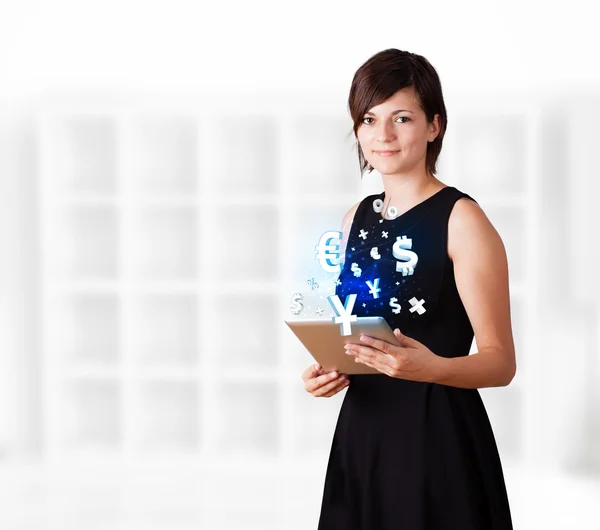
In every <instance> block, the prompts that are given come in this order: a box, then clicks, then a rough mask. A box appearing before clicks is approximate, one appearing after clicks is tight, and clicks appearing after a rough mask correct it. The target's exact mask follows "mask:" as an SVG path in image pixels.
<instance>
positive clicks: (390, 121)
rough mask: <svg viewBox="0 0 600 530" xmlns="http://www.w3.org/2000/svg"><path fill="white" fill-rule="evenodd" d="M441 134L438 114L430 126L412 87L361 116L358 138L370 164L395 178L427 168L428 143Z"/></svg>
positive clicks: (383, 173) (397, 93) (400, 91)
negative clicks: (401, 174) (398, 175)
mask: <svg viewBox="0 0 600 530" xmlns="http://www.w3.org/2000/svg"><path fill="white" fill-rule="evenodd" d="M398 111H400V112H398ZM438 132H439V114H436V115H435V117H434V121H433V123H432V124H429V123H427V118H426V116H425V113H424V112H423V109H421V107H420V106H419V102H418V96H417V94H416V92H415V91H414V88H413V87H410V88H404V89H402V90H399V91H398V92H396V93H395V94H394V95H393V96H392V97H390V98H389V99H387V100H386V101H384V102H383V103H380V104H379V105H376V106H374V107H372V108H371V109H369V110H368V111H367V113H366V114H365V115H364V116H363V117H362V123H361V124H360V126H359V128H358V131H357V139H358V142H359V144H360V147H361V149H362V152H363V154H364V156H365V159H366V160H367V162H368V163H369V164H371V165H372V166H373V167H374V168H375V169H376V170H377V171H379V173H381V174H382V175H393V174H400V173H408V172H410V171H413V170H414V169H417V170H420V168H425V157H426V154H427V142H430V141H433V140H434V139H435V137H436V136H437V135H438ZM381 151H393V152H392V153H391V154H390V153H384V152H381Z"/></svg>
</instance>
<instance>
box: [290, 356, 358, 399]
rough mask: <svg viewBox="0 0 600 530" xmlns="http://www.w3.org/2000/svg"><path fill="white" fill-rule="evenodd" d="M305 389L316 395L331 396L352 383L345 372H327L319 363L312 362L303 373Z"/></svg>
mask: <svg viewBox="0 0 600 530" xmlns="http://www.w3.org/2000/svg"><path fill="white" fill-rule="evenodd" d="M302 380H303V381H304V389H305V390H306V391H307V392H308V393H310V394H312V395H313V396H315V397H331V396H334V395H335V394H337V393H338V392H339V391H340V390H343V389H344V388H346V387H347V386H348V385H349V384H350V380H349V379H348V377H347V376H345V375H344V374H340V373H338V372H336V371H333V372H328V373H325V372H324V371H323V368H321V366H319V365H318V364H312V365H311V366H309V367H308V368H307V369H306V370H304V372H303V373H302Z"/></svg>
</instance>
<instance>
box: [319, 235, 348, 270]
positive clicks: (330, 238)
mask: <svg viewBox="0 0 600 530" xmlns="http://www.w3.org/2000/svg"><path fill="white" fill-rule="evenodd" d="M341 241H342V232H340V231H339V230H328V231H327V232H325V233H324V234H323V235H321V237H320V238H319V244H318V245H315V250H316V251H317V254H316V258H317V260H319V264H320V265H321V267H322V268H323V270H324V271H325V272H340V243H341Z"/></svg>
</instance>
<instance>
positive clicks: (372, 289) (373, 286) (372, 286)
mask: <svg viewBox="0 0 600 530" xmlns="http://www.w3.org/2000/svg"><path fill="white" fill-rule="evenodd" d="M366 283H367V285H368V286H369V293H370V294H372V295H373V298H379V291H381V288H380V287H379V278H375V280H374V282H373V283H371V282H370V281H369V280H367V282H366Z"/></svg>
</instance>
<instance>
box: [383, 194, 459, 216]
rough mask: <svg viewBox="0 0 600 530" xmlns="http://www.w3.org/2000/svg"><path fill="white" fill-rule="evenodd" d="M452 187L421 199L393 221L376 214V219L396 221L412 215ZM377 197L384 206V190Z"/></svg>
mask: <svg viewBox="0 0 600 530" xmlns="http://www.w3.org/2000/svg"><path fill="white" fill-rule="evenodd" d="M452 187H453V186H448V185H446V186H444V187H443V188H441V189H439V190H437V191H436V192H435V193H434V194H433V195H430V196H429V197H427V198H426V199H423V200H422V201H421V202H418V203H417V204H415V205H414V206H412V207H411V208H409V209H408V210H406V211H405V212H404V213H402V214H400V215H398V216H396V217H394V218H393V219H387V218H386V217H384V216H382V215H381V214H380V213H377V217H379V218H380V219H382V220H383V221H396V220H397V219H400V218H402V217H406V216H407V215H409V214H411V213H413V212H414V211H416V210H417V209H418V208H419V207H420V206H422V205H424V204H425V203H427V202H429V201H430V200H431V199H433V198H434V197H437V196H438V195H439V194H440V193H442V192H443V191H444V190H446V189H448V188H452ZM377 197H378V198H379V199H381V201H382V202H383V204H384V205H385V190H384V191H382V192H381V193H380V194H379V195H377ZM382 211H383V210H382Z"/></svg>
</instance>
